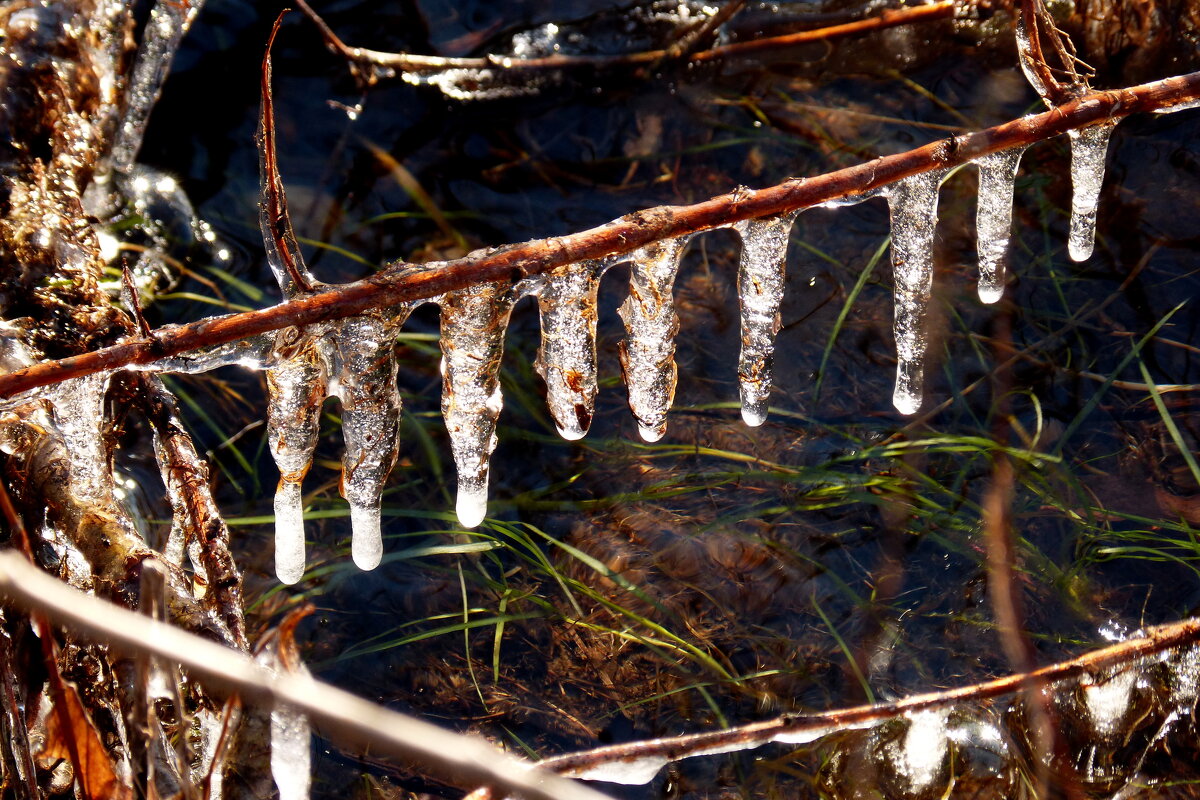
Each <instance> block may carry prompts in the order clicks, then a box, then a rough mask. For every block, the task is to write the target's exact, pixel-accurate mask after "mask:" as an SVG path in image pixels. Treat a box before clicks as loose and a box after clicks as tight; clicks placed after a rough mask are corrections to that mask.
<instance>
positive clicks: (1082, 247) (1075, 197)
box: [1067, 122, 1117, 261]
mask: <svg viewBox="0 0 1200 800" xmlns="http://www.w3.org/2000/svg"><path fill="white" fill-rule="evenodd" d="M1116 125H1117V124H1116V122H1105V123H1102V124H1100V125H1092V126H1091V127H1088V128H1079V129H1075V130H1069V131H1067V135H1068V136H1069V137H1070V138H1071V186H1072V189H1073V190H1074V193H1073V194H1072V196H1071V231H1070V233H1069V234H1068V236H1067V253H1068V254H1069V255H1070V256H1071V260H1072V261H1086V260H1087V259H1088V258H1089V257H1090V256H1091V255H1092V247H1093V246H1094V243H1095V239H1096V207H1097V206H1098V205H1099V203H1100V187H1101V185H1102V184H1103V183H1104V159H1105V157H1106V156H1107V155H1108V139H1109V137H1110V136H1111V135H1112V132H1113V128H1115V127H1116Z"/></svg>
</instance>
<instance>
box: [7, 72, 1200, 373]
mask: <svg viewBox="0 0 1200 800" xmlns="http://www.w3.org/2000/svg"><path fill="white" fill-rule="evenodd" d="M1197 99H1200V72H1193V73H1189V74H1187V75H1181V76H1177V77H1173V78H1166V79H1164V80H1160V81H1155V82H1153V83H1146V84H1142V85H1139V86H1133V87H1129V88H1127V89H1120V90H1115V91H1106V92H1096V93H1093V94H1089V95H1087V96H1085V97H1082V98H1080V99H1078V100H1073V101H1071V102H1069V103H1066V104H1065V105H1062V106H1058V107H1056V108H1053V109H1051V110H1049V111H1046V112H1044V113H1041V114H1036V115H1031V116H1028V117H1023V118H1021V119H1016V120H1012V121H1010V122H1006V123H1004V124H1002V125H997V126H996V127H993V128H988V129H985V130H982V131H976V132H973V133H967V134H963V135H961V136H953V137H950V138H947V139H943V140H940V141H937V142H933V143H931V144H927V145H924V146H922V147H918V148H916V149H914V150H909V151H908V152H905V153H899V154H896V155H891V156H883V157H881V158H877V159H875V160H873V161H868V162H866V163H863V164H858V165H855V166H852V167H847V168H845V169H840V170H837V171H834V172H828V173H825V174H823V175H819V176H816V177H812V178H791V179H789V180H786V181H784V182H782V183H779V184H776V185H775V186H771V187H769V188H766V189H759V190H753V189H738V190H737V191H734V192H730V193H728V194H724V195H720V196H718V197H714V198H711V199H709V200H705V201H703V202H700V203H696V204H695V205H690V206H659V207H657V208H652V209H648V210H645V211H638V212H635V213H633V214H629V215H626V216H624V217H621V218H620V219H617V220H614V221H612V222H609V223H607V224H605V225H601V226H599V227H596V228H592V229H590V230H586V231H581V232H578V233H573V234H570V235H568V236H561V237H553V238H549V239H538V240H534V241H530V242H525V243H523V244H515V245H509V246H507V247H501V248H497V249H492V250H482V251H476V252H474V253H471V254H469V255H467V256H465V257H463V258H459V259H455V260H453V261H446V262H442V263H441V264H440V265H438V266H437V267H436V268H429V267H416V266H413V265H410V264H403V263H393V264H391V265H388V266H386V267H385V268H384V269H383V270H381V271H380V272H379V273H378V274H376V275H373V276H370V277H368V278H364V279H363V280H360V281H355V282H353V283H347V284H341V285H338V286H333V287H330V288H326V289H323V290H321V291H316V292H313V293H311V294H308V295H305V296H303V297H298V298H295V299H293V300H290V301H288V302H285V303H281V304H279V305H276V306H272V307H270V308H265V309H261V310H258V311H249V312H245V313H240V314H229V315H225V316H221V317H209V318H207V319H202V320H198V321H196V322H192V323H189V324H187V325H179V326H168V327H164V328H159V329H157V330H156V331H155V332H154V335H153V336H152V337H151V338H149V339H145V338H140V339H137V340H134V341H126V342H123V343H121V344H118V345H113V346H111V347H106V348H103V349H100V350H96V351H93V352H90V353H84V354H81V355H78V356H71V357H68V358H63V359H59V360H56V361H47V362H44V363H41V364H35V365H33V366H30V367H26V368H24V369H20V370H16V371H14V372H11V373H8V374H7V375H2V376H0V397H11V396H13V395H14V394H17V393H19V392H23V391H26V390H28V389H32V388H34V387H37V386H45V385H47V384H51V383H57V382H59V381H62V380H66V379H68V378H73V377H78V376H81V375H89V374H92V373H95V372H99V371H101V370H106V369H118V368H121V367H125V366H129V365H130V364H148V363H151V362H154V361H157V360H159V359H162V358H165V357H167V356H172V355H177V354H179V353H185V352H187V351H189V350H195V349H196V348H199V347H203V346H212V345H218V344H224V343H226V342H231V341H235V340H238V339H245V338H249V337H252V336H257V335H259V334H263V333H266V332H268V331H274V330H279V329H281V328H286V327H289V326H301V325H311V324H314V323H318V322H326V321H328V320H332V319H341V318H345V317H349V316H353V315H355V314H359V313H362V312H363V311H366V310H368V309H372V308H383V307H387V306H392V305H396V304H399V303H406V302H412V301H416V300H422V299H428V298H431V297H436V296H438V295H441V294H444V293H445V292H448V291H453V290H456V289H461V288H463V287H465V286H468V285H471V284H476V283H485V282H506V283H516V282H517V281H520V280H522V279H524V278H526V277H529V276H532V275H538V274H542V273H545V272H549V271H550V270H553V269H555V268H557V267H562V266H565V265H567V264H573V263H576V262H579V261H585V260H587V259H596V258H604V257H606V256H613V255H622V254H625V253H630V252H632V251H634V250H637V249H639V248H641V247H644V246H645V245H647V244H650V243H652V242H656V241H660V240H662V239H669V238H672V237H676V236H682V235H685V234H690V233H695V232H699V231H705V230H711V229H713V228H717V227H721V226H724V225H729V224H731V223H734V222H738V221H741V220H745V219H752V218H755V217H762V216H768V215H774V214H784V213H787V212H790V211H794V210H797V209H804V208H809V207H811V206H815V205H818V204H821V203H824V202H828V201H830V200H833V199H836V198H840V197H846V196H851V195H861V194H864V193H867V192H870V191H872V190H874V189H877V188H880V187H882V186H886V185H888V184H890V183H894V182H896V181H898V180H901V179H902V178H906V177H908V176H910V175H914V174H917V173H921V172H928V171H931V170H934V169H942V168H946V167H954V166H958V165H961V164H965V163H967V162H969V161H971V160H972V159H975V158H978V157H979V156H982V155H986V154H987V153H993V152H996V151H998V150H1005V149H1008V148H1010V147H1019V146H1023V145H1028V144H1030V143H1032V142H1038V141H1042V140H1045V139H1048V138H1050V137H1052V136H1056V135H1058V134H1061V133H1065V132H1066V131H1068V130H1072V129H1075V128H1081V127H1085V126H1087V125H1092V124H1095V123H1098V122H1102V121H1106V120H1114V119H1121V118H1124V117H1126V116H1128V115H1130V114H1135V113H1143V112H1149V111H1158V110H1162V109H1165V108H1170V107H1172V106H1176V105H1180V104H1186V103H1191V102H1194V101H1196V100H1197Z"/></svg>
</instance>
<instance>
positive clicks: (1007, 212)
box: [975, 147, 1025, 303]
mask: <svg viewBox="0 0 1200 800" xmlns="http://www.w3.org/2000/svg"><path fill="white" fill-rule="evenodd" d="M1024 152H1025V148H1024V147H1018V148H1014V149H1012V150H1001V151H1000V152H998V153H989V154H988V155H986V156H984V157H982V158H980V159H977V160H976V162H975V163H976V164H977V165H978V166H979V203H978V206H977V208H976V211H975V228H976V231H977V243H976V248H977V252H978V253H979V288H978V290H979V299H980V300H982V301H983V302H985V303H995V302H997V301H998V300H999V299H1000V298H1001V297H1003V296H1004V258H1005V255H1006V254H1007V253H1008V240H1009V236H1010V235H1011V233H1012V205H1013V185H1014V184H1015V183H1016V179H1017V167H1018V166H1020V164H1021V155H1022V154H1023V153H1024Z"/></svg>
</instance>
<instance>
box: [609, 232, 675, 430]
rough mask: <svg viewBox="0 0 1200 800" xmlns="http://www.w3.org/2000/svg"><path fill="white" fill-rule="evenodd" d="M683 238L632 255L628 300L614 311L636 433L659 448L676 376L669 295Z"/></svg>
mask: <svg viewBox="0 0 1200 800" xmlns="http://www.w3.org/2000/svg"><path fill="white" fill-rule="evenodd" d="M686 245H687V239H686V238H682V237H681V238H678V239H668V240H666V241H663V242H658V243H656V244H653V245H650V246H649V247H646V248H644V249H642V250H639V251H637V252H636V253H634V254H633V256H632V258H631V261H632V265H631V269H630V274H629V296H628V297H627V298H625V302H624V303H622V304H621V307H620V308H619V309H617V313H618V314H620V316H621V319H622V320H623V321H624V322H625V331H626V336H625V339H624V340H622V342H621V345H620V356H621V371H622V373H624V376H625V385H626V387H627V388H628V391H629V410H630V411H631V412H633V416H634V418H635V419H636V420H637V423H638V432H639V433H640V434H641V436H642V439H644V440H645V441H647V442H657V441H658V440H659V439H661V438H662V437H663V434H665V433H666V432H667V411H668V410H670V408H671V402H672V400H674V399H675V383H676V380H677V379H678V376H679V370H678V367H677V366H676V365H675V335H676V334H677V333H679V315H678V314H676V313H675V299H674V296H673V294H672V292H673V290H674V286H675V276H676V274H677V273H678V272H679V259H680V257H681V256H682V255H683V251H684V247H685V246H686Z"/></svg>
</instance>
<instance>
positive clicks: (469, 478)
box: [441, 283, 513, 528]
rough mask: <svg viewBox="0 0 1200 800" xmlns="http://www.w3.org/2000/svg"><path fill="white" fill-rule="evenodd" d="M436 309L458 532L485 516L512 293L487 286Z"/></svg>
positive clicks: (464, 292)
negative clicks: (439, 318) (455, 473)
mask: <svg viewBox="0 0 1200 800" xmlns="http://www.w3.org/2000/svg"><path fill="white" fill-rule="evenodd" d="M441 307H442V335H441V345H442V418H443V419H444V420H445V422H446V432H447V434H448V435H449V437H450V449H451V451H452V452H453V454H454V464H455V466H456V467H457V470H458V500H457V504H456V510H457V512H458V521H459V524H461V525H462V526H463V527H464V528H474V527H476V526H478V525H479V523H481V522H483V518H484V515H485V514H486V512H487V494H488V459H489V458H490V457H491V454H492V451H493V450H495V449H496V420H497V418H498V417H499V416H500V409H501V407H502V405H503V402H504V401H503V398H502V396H501V394H500V359H501V357H502V356H503V355H504V332H505V330H506V329H507V328H508V318H509V315H510V314H511V312H512V307H513V297H512V290H511V289H508V288H505V287H501V286H498V285H496V284H493V283H488V284H481V285H478V286H473V287H470V288H468V289H463V290H462V291H458V292H452V293H450V294H448V295H446V296H445V297H444V298H443V300H442V303H441Z"/></svg>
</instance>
